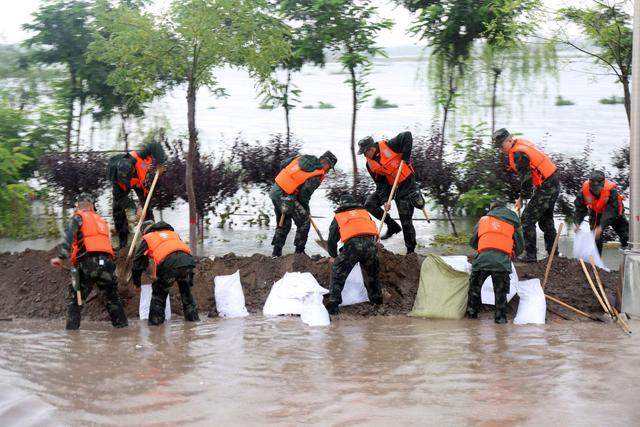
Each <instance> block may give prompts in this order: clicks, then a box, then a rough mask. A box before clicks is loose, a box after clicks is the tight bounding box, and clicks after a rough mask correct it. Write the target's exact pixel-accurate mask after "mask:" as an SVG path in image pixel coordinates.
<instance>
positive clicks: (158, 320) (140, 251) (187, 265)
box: [132, 221, 200, 325]
mask: <svg viewBox="0 0 640 427" xmlns="http://www.w3.org/2000/svg"><path fill="white" fill-rule="evenodd" d="M160 230H173V227H171V226H170V225H169V224H167V223H166V222H163V221H160V222H158V223H156V224H154V225H152V226H151V227H150V228H149V229H148V230H146V232H152V231H160ZM147 249H148V246H147V242H146V241H145V240H144V239H143V240H141V241H140V243H139V244H138V246H137V248H136V253H135V256H134V259H133V274H132V279H133V284H134V285H135V286H137V287H140V285H141V277H142V272H143V271H144V270H146V268H147V267H148V265H149V258H148V257H147V255H146V253H145V252H146V251H147ZM195 266H196V261H195V258H194V257H193V256H192V255H191V254H188V253H185V252H181V251H178V252H173V253H171V254H169V255H168V256H167V257H166V258H165V259H164V260H163V261H162V262H161V263H160V265H158V266H156V280H155V281H154V282H153V284H152V285H151V288H152V293H151V304H150V306H149V325H161V324H162V323H164V321H165V317H164V310H165V307H166V304H167V295H169V290H170V289H171V286H172V285H173V283H174V282H177V283H178V288H179V290H180V296H181V299H182V310H183V313H184V319H185V320H187V321H189V322H196V321H198V320H200V317H199V316H198V307H197V305H196V302H195V299H194V298H193V295H192V294H191V287H192V286H193V269H194V268H195Z"/></svg>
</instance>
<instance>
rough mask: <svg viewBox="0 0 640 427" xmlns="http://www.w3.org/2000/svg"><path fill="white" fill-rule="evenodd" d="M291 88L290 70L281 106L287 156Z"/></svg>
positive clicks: (289, 132) (289, 138) (289, 131)
mask: <svg viewBox="0 0 640 427" xmlns="http://www.w3.org/2000/svg"><path fill="white" fill-rule="evenodd" d="M290 87H291V70H287V84H286V85H285V87H284V93H283V95H282V106H283V107H284V121H285V124H286V126H287V134H286V136H287V155H288V153H289V145H290V144H291V126H290V123H289V113H290V112H291V105H290V104H289V88H290Z"/></svg>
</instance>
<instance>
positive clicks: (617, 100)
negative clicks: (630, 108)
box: [598, 95, 624, 105]
mask: <svg viewBox="0 0 640 427" xmlns="http://www.w3.org/2000/svg"><path fill="white" fill-rule="evenodd" d="M598 102H600V104H604V105H616V104H624V98H623V97H622V96H615V95H611V96H610V97H608V98H602V99H601V100H600V101H598Z"/></svg>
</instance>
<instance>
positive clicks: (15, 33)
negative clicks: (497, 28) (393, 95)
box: [0, 0, 588, 47]
mask: <svg viewBox="0 0 640 427" xmlns="http://www.w3.org/2000/svg"><path fill="white" fill-rule="evenodd" d="M42 2H43V1H42V0H0V4H2V5H3V7H2V12H1V13H0V42H1V43H17V42H20V41H22V40H24V39H25V38H26V37H28V35H27V34H26V33H25V32H24V31H22V28H21V26H22V24H24V23H26V22H29V21H30V20H31V14H32V13H33V12H34V11H35V10H37V9H38V6H39V5H40V4H41V3H42ZM155 3H156V4H157V7H158V8H162V7H164V6H165V5H166V4H168V3H170V0H156V1H155ZM374 3H376V4H377V5H378V7H379V8H380V15H382V16H384V17H385V18H391V19H393V20H394V22H395V25H394V28H393V29H392V30H389V31H385V32H384V33H382V34H380V37H379V40H378V42H379V44H380V45H381V46H387V47H390V46H401V45H407V44H413V43H414V40H413V39H412V38H411V37H409V36H407V34H406V28H407V27H408V26H409V24H410V22H411V15H410V14H409V12H407V11H406V10H405V9H404V8H402V7H398V6H396V4H395V3H393V2H392V1H390V0H374ZM568 3H572V4H575V3H578V4H581V3H582V4H584V3H588V0H545V4H546V5H547V6H548V7H550V8H555V7H558V6H560V5H565V4H568ZM543 25H544V24H543Z"/></svg>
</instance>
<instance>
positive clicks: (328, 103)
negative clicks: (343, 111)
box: [302, 101, 336, 110]
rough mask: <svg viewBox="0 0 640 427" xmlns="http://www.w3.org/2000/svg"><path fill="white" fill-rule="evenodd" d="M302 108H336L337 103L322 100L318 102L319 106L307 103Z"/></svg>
mask: <svg viewBox="0 0 640 427" xmlns="http://www.w3.org/2000/svg"><path fill="white" fill-rule="evenodd" d="M302 108H304V109H305V110H313V109H315V108H317V109H319V110H329V109H331V108H336V107H335V105H333V104H331V103H330V102H322V101H320V102H318V106H317V107H316V106H314V105H311V104H307V105H305V106H304V107H302Z"/></svg>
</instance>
